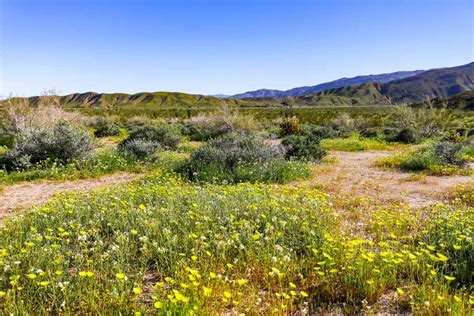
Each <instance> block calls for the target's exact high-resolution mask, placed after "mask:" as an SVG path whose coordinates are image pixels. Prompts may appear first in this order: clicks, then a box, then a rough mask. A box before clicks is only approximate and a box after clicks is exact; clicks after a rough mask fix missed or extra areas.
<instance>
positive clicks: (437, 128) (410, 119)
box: [391, 102, 453, 137]
mask: <svg viewBox="0 0 474 316" xmlns="http://www.w3.org/2000/svg"><path fill="white" fill-rule="evenodd" d="M452 119H453V116H452V115H451V114H450V112H449V111H448V109H446V108H445V107H443V108H434V107H433V106H432V105H431V103H429V102H428V103H427V104H426V106H425V107H424V108H421V109H415V108H412V107H409V106H406V105H400V106H397V107H394V109H393V110H392V117H391V121H392V122H393V124H394V126H395V127H397V128H400V129H407V128H409V129H414V130H416V131H419V132H420V133H421V135H422V136H424V137H432V136H441V135H442V134H443V133H444V132H445V131H446V130H448V128H449V126H450V124H451V123H452Z"/></svg>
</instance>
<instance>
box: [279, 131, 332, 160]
mask: <svg viewBox="0 0 474 316" xmlns="http://www.w3.org/2000/svg"><path fill="white" fill-rule="evenodd" d="M282 144H283V147H284V148H285V150H286V154H285V156H286V158H296V159H303V160H310V161H318V160H320V159H321V158H323V157H324V156H325V155H326V151H325V150H324V149H323V148H321V146H320V139H319V138H318V137H316V136H302V135H299V136H298V135H290V136H287V137H285V138H284V139H283V141H282Z"/></svg>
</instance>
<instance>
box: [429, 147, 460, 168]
mask: <svg viewBox="0 0 474 316" xmlns="http://www.w3.org/2000/svg"><path fill="white" fill-rule="evenodd" d="M461 149H462V144H460V143H455V142H449V141H443V142H439V143H435V144H433V152H434V156H435V157H436V158H437V159H438V160H439V161H440V162H441V163H443V164H449V165H455V166H463V165H464V164H465V163H466V162H465V161H464V160H463V159H461V158H460V152H461Z"/></svg>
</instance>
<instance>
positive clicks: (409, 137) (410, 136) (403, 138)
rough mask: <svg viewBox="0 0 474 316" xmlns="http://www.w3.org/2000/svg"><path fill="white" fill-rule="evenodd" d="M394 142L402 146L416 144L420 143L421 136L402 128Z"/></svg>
mask: <svg viewBox="0 0 474 316" xmlns="http://www.w3.org/2000/svg"><path fill="white" fill-rule="evenodd" d="M394 141H396V142H399V143H403V144H418V143H419V142H420V141H421V135H420V133H419V132H418V131H417V130H415V129H413V128H404V129H402V130H401V131H400V132H399V133H398V134H397V136H396V137H395V138H394Z"/></svg>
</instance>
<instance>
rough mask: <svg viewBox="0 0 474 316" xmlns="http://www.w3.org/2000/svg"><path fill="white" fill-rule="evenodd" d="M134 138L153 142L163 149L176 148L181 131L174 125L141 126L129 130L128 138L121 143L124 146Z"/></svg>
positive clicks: (179, 140)
mask: <svg viewBox="0 0 474 316" xmlns="http://www.w3.org/2000/svg"><path fill="white" fill-rule="evenodd" d="M135 140H142V141H147V142H155V143H158V144H160V146H161V147H162V148H164V149H176V148H177V146H178V144H179V143H180V142H181V133H180V130H179V128H178V127H177V126H174V125H160V126H141V127H138V128H137V129H135V130H133V131H131V132H130V134H129V136H128V138H127V139H125V140H124V141H123V142H122V143H121V144H122V146H126V145H125V144H126V143H128V142H131V141H135Z"/></svg>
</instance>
